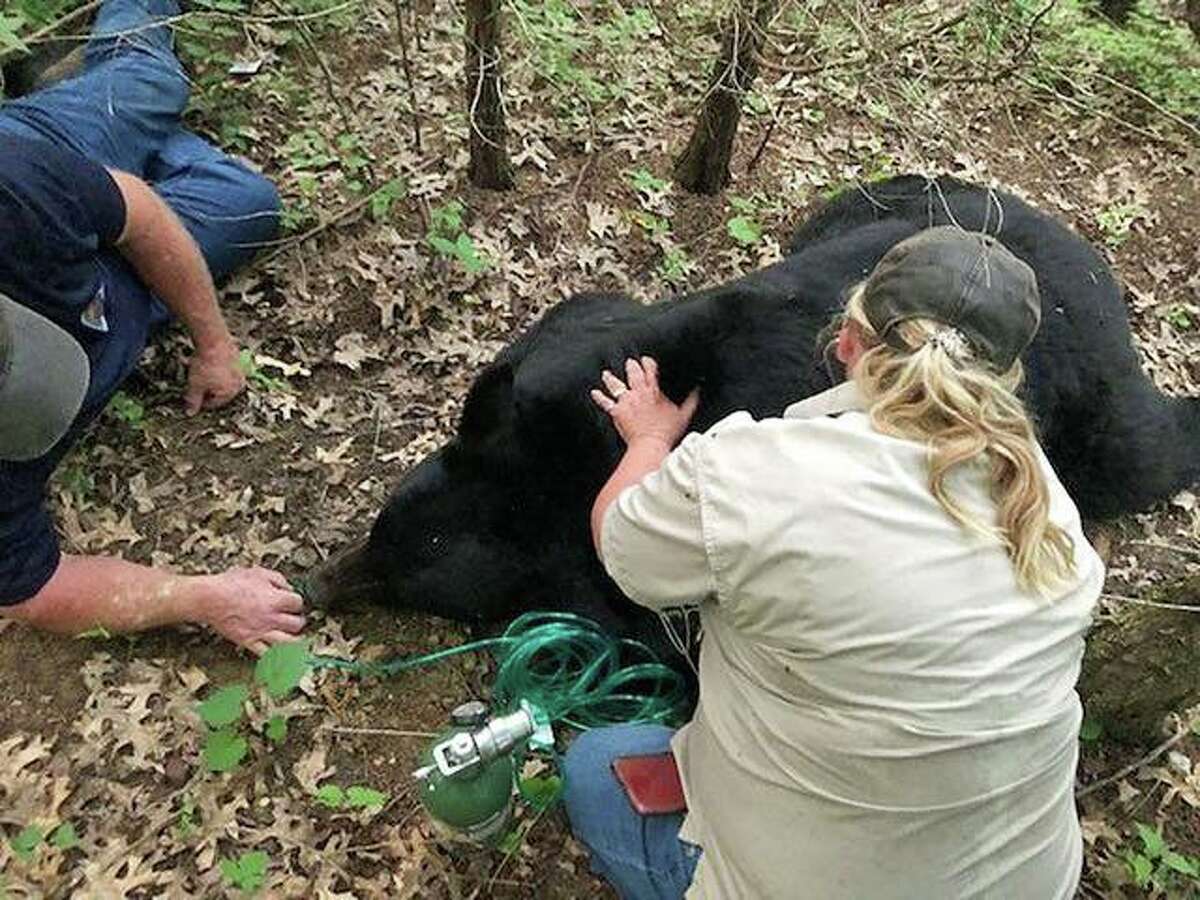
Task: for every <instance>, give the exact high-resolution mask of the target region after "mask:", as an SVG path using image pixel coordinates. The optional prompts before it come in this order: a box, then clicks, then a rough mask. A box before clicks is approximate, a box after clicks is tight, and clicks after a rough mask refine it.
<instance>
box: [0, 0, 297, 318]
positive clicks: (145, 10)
mask: <svg viewBox="0 0 1200 900" xmlns="http://www.w3.org/2000/svg"><path fill="white" fill-rule="evenodd" d="M178 14H179V7H178V6H177V5H176V3H175V0H107V2H105V3H104V5H103V6H102V7H101V9H100V12H99V13H98V14H97V17H96V24H95V27H94V28H93V30H92V37H91V39H90V40H89V41H88V45H87V48H86V66H85V69H84V71H83V72H82V73H81V74H80V75H78V76H77V77H74V78H70V79H68V80H66V81H62V82H60V83H58V84H56V85H54V86H52V87H49V88H47V89H45V90H42V91H37V92H36V93H33V94H30V95H29V96H27V97H22V98H19V99H17V100H11V101H8V102H6V103H4V104H3V105H0V131H2V132H6V133H9V134H18V135H22V136H24V137H38V138H42V139H44V140H49V141H52V142H54V143H56V144H59V145H62V146H66V147H69V148H71V149H73V150H75V151H76V152H77V153H79V154H81V155H83V156H86V157H88V158H89V159H91V160H92V161H94V162H98V163H100V164H101V165H104V166H107V167H109V168H114V169H121V170H123V171H126V172H129V173H131V174H133V175H137V176H139V177H141V178H143V179H145V180H146V181H148V182H149V183H150V184H152V185H153V186H154V189H155V191H156V192H157V193H158V195H159V196H160V197H162V198H163V199H164V200H165V201H166V202H167V204H168V205H169V206H170V207H171V209H173V210H174V211H175V213H176V215H178V216H179V218H180V219H181V220H182V221H183V223H184V226H185V227H186V228H187V229H188V231H189V232H190V233H191V235H192V237H194V238H195V239H196V242H197V243H198V244H199V245H200V250H201V252H202V253H203V254H204V258H205V260H206V261H207V262H208V267H209V270H210V271H211V272H212V275H213V277H214V278H216V279H220V278H222V277H224V276H226V275H228V274H229V273H231V272H232V271H233V270H234V269H236V268H238V267H239V266H241V265H243V264H244V263H246V262H248V261H249V260H250V258H251V257H252V256H253V255H254V253H255V251H256V250H257V249H258V248H260V247H261V246H262V245H263V244H264V243H267V242H269V241H271V240H272V239H273V238H274V237H275V235H276V233H277V229H278V224H279V195H278V194H277V193H276V191H275V187H274V186H273V185H272V184H271V182H269V181H268V180H267V179H265V178H263V177H262V176H261V175H258V174H256V173H255V172H252V171H251V170H250V169H248V168H247V167H246V166H244V165H242V164H241V163H239V162H237V161H236V160H234V159H232V158H231V157H229V156H227V155H226V154H224V153H222V152H221V151H220V150H218V149H217V148H216V147H213V146H212V145H211V144H209V143H208V142H206V141H204V140H203V139H201V138H200V137H198V136H197V135H195V134H193V133H192V132H190V131H188V130H186V129H185V128H184V127H183V125H182V123H181V120H180V116H181V115H182V113H183V109H184V107H185V106H186V105H187V100H188V82H187V78H186V76H185V75H184V73H183V70H182V69H181V68H180V65H179V61H178V60H177V59H176V57H175V53H174V50H173V48H172V35H171V30H170V27H169V25H164V24H158V23H159V22H160V21H161V20H163V19H167V18H170V17H172V16H176V15H178ZM103 262H104V267H105V269H106V270H107V271H108V272H109V274H110V276H111V277H112V278H113V279H114V280H116V281H117V282H118V283H117V284H116V285H112V287H117V288H119V289H124V290H131V289H142V288H141V286H140V283H138V282H137V279H136V278H135V277H134V276H133V274H132V273H131V272H130V271H129V270H128V267H127V266H126V265H125V263H124V261H123V260H122V259H121V258H120V257H119V256H118V255H117V254H108V255H105V256H104V258H103ZM142 290H144V289H142ZM147 296H149V295H148V294H147ZM163 318H164V319H165V313H164V314H163Z"/></svg>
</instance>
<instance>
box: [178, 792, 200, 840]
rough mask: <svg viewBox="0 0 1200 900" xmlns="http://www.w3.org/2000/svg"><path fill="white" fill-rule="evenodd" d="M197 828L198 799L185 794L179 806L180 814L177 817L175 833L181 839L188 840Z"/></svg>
mask: <svg viewBox="0 0 1200 900" xmlns="http://www.w3.org/2000/svg"><path fill="white" fill-rule="evenodd" d="M195 828H196V801H195V800H193V799H192V797H191V795H188V794H185V795H184V797H183V801H182V803H181V804H180V807H179V815H178V816H177V817H176V819H175V834H176V835H177V836H178V837H179V839H180V840H187V838H188V836H189V835H190V834H191V833H192V831H193V830H194V829H195Z"/></svg>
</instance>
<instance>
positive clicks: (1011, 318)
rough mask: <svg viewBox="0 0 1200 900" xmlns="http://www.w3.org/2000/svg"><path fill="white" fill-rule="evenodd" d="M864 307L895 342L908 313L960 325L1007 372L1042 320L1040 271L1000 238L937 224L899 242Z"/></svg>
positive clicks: (899, 345)
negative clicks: (1035, 270) (1038, 283)
mask: <svg viewBox="0 0 1200 900" xmlns="http://www.w3.org/2000/svg"><path fill="white" fill-rule="evenodd" d="M863 312H864V313H865V315H866V317H867V321H868V322H870V323H871V327H872V328H874V329H875V332H876V334H878V335H879V337H880V338H881V339H882V340H883V341H885V342H886V343H887V344H889V345H890V346H892V347H895V348H896V349H898V350H902V351H911V350H913V349H915V348H913V347H908V346H906V345H905V343H904V341H903V340H902V339H901V337H900V335H899V334H898V333H897V332H896V330H895V329H896V326H897V325H899V324H900V323H901V322H904V321H906V320H908V319H917V318H925V319H933V320H934V321H937V322H942V323H944V324H946V325H949V326H952V327H954V328H957V329H958V330H959V331H960V332H962V335H963V336H964V337H965V338H966V339H967V340H968V341H969V342H970V344H971V347H972V349H973V350H974V352H975V354H976V356H977V357H978V358H979V359H981V360H983V361H984V362H987V363H988V364H989V365H990V366H991V367H992V368H993V369H995V370H996V371H998V372H1007V371H1008V370H1009V369H1010V368H1011V367H1012V365H1013V363H1015V362H1016V361H1017V359H1018V358H1020V356H1021V354H1022V353H1023V352H1024V351H1025V348H1026V347H1028V346H1029V344H1030V342H1031V341H1032V340H1033V337H1034V335H1035V334H1037V330H1038V325H1039V323H1040V322H1041V316H1042V304H1041V299H1040V296H1039V294H1038V286H1037V277H1036V276H1035V275H1034V274H1033V269H1031V268H1029V266H1028V265H1026V264H1025V263H1024V262H1022V261H1021V260H1019V259H1017V257H1016V256H1014V255H1013V254H1012V252H1011V251H1010V250H1009V249H1008V248H1007V247H1005V246H1004V245H1003V244H1001V243H1000V242H999V241H998V240H996V239H995V238H994V237H992V236H990V235H986V234H981V233H979V232H973V231H965V230H963V229H962V228H958V227H956V226H952V225H942V226H938V227H937V228H929V229H927V230H925V231H922V232H919V233H918V234H915V235H913V236H912V237H910V238H908V239H907V240H904V241H901V242H900V243H899V244H896V246H894V247H892V249H891V250H889V251H888V252H887V253H886V254H884V257H883V259H881V260H880V261H879V263H878V264H877V265H876V266H875V269H874V270H873V271H872V272H871V274H870V275H869V276H868V277H867V281H866V284H865V285H864V291H863Z"/></svg>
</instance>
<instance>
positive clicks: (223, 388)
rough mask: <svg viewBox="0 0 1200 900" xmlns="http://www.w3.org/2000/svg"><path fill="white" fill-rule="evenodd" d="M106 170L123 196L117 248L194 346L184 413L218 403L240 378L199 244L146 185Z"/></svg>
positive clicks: (236, 388)
mask: <svg viewBox="0 0 1200 900" xmlns="http://www.w3.org/2000/svg"><path fill="white" fill-rule="evenodd" d="M109 174H110V175H111V176H112V177H113V180H114V181H115V182H116V183H117V187H118V188H119V189H120V191H121V196H122V198H124V200H125V230H124V231H123V232H122V234H121V237H120V238H119V239H118V240H117V249H118V250H120V252H121V253H122V255H124V256H125V258H126V259H128V260H129V262H130V264H131V265H132V266H133V268H134V270H135V271H136V272H137V274H138V275H139V277H141V279H142V281H143V282H145V284H146V285H147V287H149V288H150V290H152V291H153V292H154V293H155V294H156V295H157V296H158V297H159V298H160V299H161V300H162V301H163V303H165V304H166V305H167V307H168V308H169V309H170V310H171V312H173V313H175V315H176V316H178V318H179V319H180V321H182V322H183V324H184V325H186V326H187V329H188V331H189V332H190V333H191V335H192V341H193V343H194V344H195V345H196V354H195V356H194V357H193V358H192V362H191V367H190V371H189V374H188V390H187V395H186V404H187V411H188V414H189V415H190V414H194V413H197V412H199V411H200V410H201V409H208V408H212V407H217V406H223V405H224V404H226V403H228V402H229V401H230V400H232V399H233V398H234V397H236V396H237V395H238V394H239V393H241V391H242V389H243V388H245V386H246V378H245V375H244V374H243V373H242V371H241V369H240V367H239V366H238V347H237V343H236V342H235V341H234V339H233V336H232V335H231V334H230V333H229V327H228V326H227V325H226V324H225V318H224V316H222V315H221V308H220V306H218V305H217V293H216V289H215V288H214V287H213V281H212V276H211V275H210V274H209V271H208V265H207V264H206V263H205V262H204V257H203V256H202V255H201V253H200V248H199V247H198V246H196V242H195V241H194V240H193V239H192V236H191V235H190V234H188V231H187V229H186V228H184V226H183V223H182V222H180V221H179V218H178V217H177V216H176V215H175V213H173V212H172V211H171V208H170V207H169V206H167V204H166V203H164V202H163V200H162V198H161V197H159V196H158V194H156V193H155V192H154V190H153V188H151V187H150V185H148V184H146V182H144V181H142V179H140V178H138V177H136V176H134V175H130V174H128V173H127V172H121V171H117V170H114V169H110V170H109Z"/></svg>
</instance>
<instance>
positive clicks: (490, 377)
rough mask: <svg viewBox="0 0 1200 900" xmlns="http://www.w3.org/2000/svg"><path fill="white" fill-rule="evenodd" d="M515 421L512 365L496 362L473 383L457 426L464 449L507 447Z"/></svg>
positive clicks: (481, 450) (479, 449) (480, 450)
mask: <svg viewBox="0 0 1200 900" xmlns="http://www.w3.org/2000/svg"><path fill="white" fill-rule="evenodd" d="M515 420H516V407H515V405H514V403H513V370H512V366H511V365H510V364H509V363H495V364H493V365H491V366H489V367H488V368H486V369H484V370H483V372H482V373H481V374H480V375H479V377H478V378H476V379H475V383H474V384H473V385H471V390H470V393H468V394H467V401H466V403H465V404H464V405H463V413H462V420H461V421H460V422H459V425H458V436H459V439H460V440H461V441H462V443H463V447H464V448H465V449H467V450H473V451H476V452H480V453H482V452H486V451H487V450H488V449H489V448H490V447H492V446H497V445H498V446H500V447H504V446H506V445H507V444H508V443H509V442H510V440H511V438H512V431H513V426H514V422H515Z"/></svg>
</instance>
